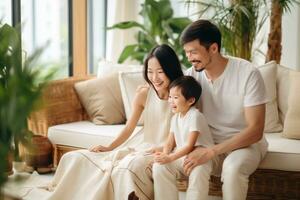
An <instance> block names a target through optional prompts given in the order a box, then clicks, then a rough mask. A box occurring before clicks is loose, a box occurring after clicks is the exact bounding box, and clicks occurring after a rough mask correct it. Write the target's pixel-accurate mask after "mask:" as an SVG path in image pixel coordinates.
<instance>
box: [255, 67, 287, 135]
mask: <svg viewBox="0 0 300 200" xmlns="http://www.w3.org/2000/svg"><path fill="white" fill-rule="evenodd" d="M258 70H259V71H260V73H261V75H262V77H263V80H264V83H265V87H266V92H267V100H268V102H267V104H266V118H265V130H264V132H266V133H272V132H280V131H282V124H281V123H280V119H279V114H278V106H277V90H276V78H277V64H276V62H275V61H271V62H269V63H266V64H265V65H262V66H260V67H258Z"/></svg>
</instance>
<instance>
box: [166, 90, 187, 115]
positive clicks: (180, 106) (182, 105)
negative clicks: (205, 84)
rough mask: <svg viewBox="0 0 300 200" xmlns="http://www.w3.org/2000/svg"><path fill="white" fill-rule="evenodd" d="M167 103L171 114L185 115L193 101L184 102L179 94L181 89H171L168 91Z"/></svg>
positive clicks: (183, 98)
mask: <svg viewBox="0 0 300 200" xmlns="http://www.w3.org/2000/svg"><path fill="white" fill-rule="evenodd" d="M169 103H170V106H171V109H172V112H173V113H181V114H183V115H185V113H186V112H187V111H188V110H189V108H190V107H191V105H192V104H193V101H191V99H190V100H186V99H185V97H184V96H183V95H182V93H181V89H180V88H178V87H173V88H171V89H170V94H169Z"/></svg>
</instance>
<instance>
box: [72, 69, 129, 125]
mask: <svg viewBox="0 0 300 200" xmlns="http://www.w3.org/2000/svg"><path fill="white" fill-rule="evenodd" d="M75 90H76V92H77V94H78V96H79V99H80V101H81V103H82V104H83V106H84V108H85V110H86V111H87V113H88V115H89V116H90V118H91V120H92V122H93V123H95V124H99V125H102V124H120V123H124V122H125V112H124V106H123V102H122V96H121V91H120V86H119V81H118V73H112V74H109V75H107V76H103V77H102V78H96V79H92V80H87V81H82V82H79V83H76V84H75Z"/></svg>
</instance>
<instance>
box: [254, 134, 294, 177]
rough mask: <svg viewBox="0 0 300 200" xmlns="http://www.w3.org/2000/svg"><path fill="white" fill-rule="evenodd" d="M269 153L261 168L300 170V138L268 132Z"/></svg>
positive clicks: (266, 135)
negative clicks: (285, 136) (290, 137)
mask: <svg viewBox="0 0 300 200" xmlns="http://www.w3.org/2000/svg"><path fill="white" fill-rule="evenodd" d="M265 137H266V139H267V141H268V143H269V147H268V153H267V155H266V157H265V158H264V160H263V161H262V162H261V164H260V166H259V168H260V169H277V170H284V171H300V148H299V147H300V140H293V139H288V138H283V137H282V136H281V133H266V134H265Z"/></svg>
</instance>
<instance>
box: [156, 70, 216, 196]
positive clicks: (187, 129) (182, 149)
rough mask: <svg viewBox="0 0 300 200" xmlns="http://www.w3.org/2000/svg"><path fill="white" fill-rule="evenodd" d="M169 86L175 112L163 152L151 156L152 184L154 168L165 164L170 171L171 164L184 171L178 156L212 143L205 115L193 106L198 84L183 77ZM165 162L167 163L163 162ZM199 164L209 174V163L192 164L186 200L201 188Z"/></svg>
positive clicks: (198, 88) (198, 90) (197, 93)
mask: <svg viewBox="0 0 300 200" xmlns="http://www.w3.org/2000/svg"><path fill="white" fill-rule="evenodd" d="M169 89H170V94H169V103H170V105H171V109H172V111H173V113H175V114H174V116H173V117H172V121H171V128H170V134H169V137H168V140H167V141H166V143H165V145H164V149H163V152H157V153H155V155H154V161H155V162H156V163H155V164H154V168H153V170H154V172H153V173H154V183H155V170H161V169H159V168H164V167H167V168H168V170H169V171H170V170H171V169H172V167H176V168H177V169H178V168H180V169H181V170H180V171H181V172H182V173H183V169H182V168H183V167H182V166H183V159H180V158H183V157H184V156H186V155H188V154H189V153H190V152H192V151H193V150H194V148H195V147H196V146H203V147H210V146H212V145H213V144H214V143H213V139H212V136H211V134H210V129H209V127H208V124H207V122H206V119H205V117H204V116H203V114H202V113H200V112H199V111H198V110H197V109H196V108H195V107H194V105H195V104H196V102H197V101H198V99H199V98H200V95H201V92H202V89H201V86H200V84H199V83H198V82H197V81H196V80H195V79H194V78H193V77H191V76H183V77H179V78H177V79H176V80H174V81H173V82H172V83H171V84H170V86H169ZM174 147H176V150H174V151H173V149H174ZM171 162H172V163H171ZM167 163H170V164H168V165H167V166H164V165H162V164H167ZM201 167H202V168H203V167H205V168H206V169H208V172H209V174H210V172H211V167H212V166H211V162H208V163H207V164H204V166H202V165H201V166H198V167H195V168H194V169H193V170H192V172H191V173H190V174H188V175H190V177H189V186H188V190H187V199H189V196H190V197H191V196H193V195H192V194H193V193H194V192H197V193H198V192H200V190H201V188H199V187H198V184H197V178H198V175H197V174H198V173H199V172H197V171H199V170H200V171H201ZM197 168H198V169H197ZM194 171H195V172H194ZM202 171H203V170H202ZM200 173H201V172H200ZM209 174H208V175H209ZM173 181H176V180H173ZM156 187H161V186H157V185H154V188H156ZM154 191H155V189H154ZM155 196H156V195H155ZM155 199H156V198H155Z"/></svg>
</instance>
